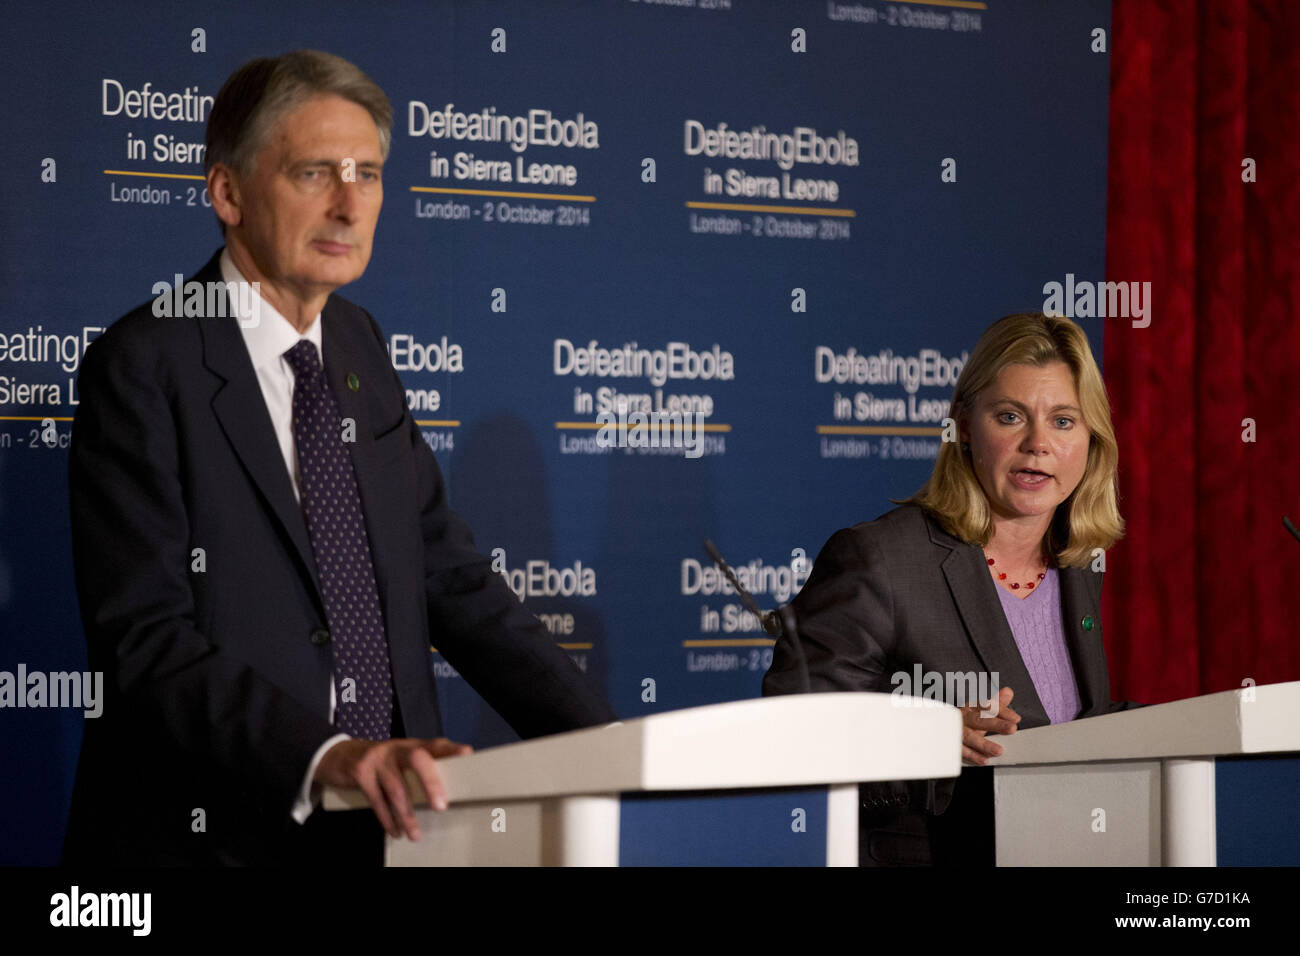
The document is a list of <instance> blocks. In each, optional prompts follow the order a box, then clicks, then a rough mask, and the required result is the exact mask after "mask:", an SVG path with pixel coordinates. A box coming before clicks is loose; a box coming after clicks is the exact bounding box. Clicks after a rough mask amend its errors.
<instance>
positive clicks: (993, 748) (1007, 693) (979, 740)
mask: <svg viewBox="0 0 1300 956" xmlns="http://www.w3.org/2000/svg"><path fill="white" fill-rule="evenodd" d="M1014 695H1015V691H1013V690H1012V689H1011V688H1010V687H1003V688H1002V689H1001V690H999V691H998V699H997V701H996V704H997V709H996V710H993V707H994V703H995V702H994V701H989V702H988V703H987V704H984V705H979V704H974V705H972V706H970V707H962V708H961V721H962V728H961V759H962V760H963V761H966V762H967V763H973V764H976V765H978V766H981V767H982V766H984V765H985V764H986V763H988V758H989V757H999V756H1001V755H1002V746H1001V745H1000V744H997V743H994V742H993V741H992V740H988V739H986V738H985V736H984V735H985V734H990V733H993V734H1014V733H1015V732H1016V725H1017V724H1019V723H1020V715H1019V714H1017V713H1016V712H1015V711H1014V710H1012V709H1011V707H1010V706H1009V705H1010V703H1011V698H1012V697H1013V696H1014ZM991 710H992V711H993V713H994V716H992V717H981V716H980V712H981V711H983V712H984V713H988V712H989V711H991Z"/></svg>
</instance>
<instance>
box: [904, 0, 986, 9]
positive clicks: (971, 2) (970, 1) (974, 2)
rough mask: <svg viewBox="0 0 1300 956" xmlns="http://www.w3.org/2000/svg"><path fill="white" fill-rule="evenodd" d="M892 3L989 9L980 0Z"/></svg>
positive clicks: (928, 0)
mask: <svg viewBox="0 0 1300 956" xmlns="http://www.w3.org/2000/svg"><path fill="white" fill-rule="evenodd" d="M889 2H890V3H915V4H918V5H920V6H923V7H963V8H964V9H967V10H987V9H988V8H989V5H988V4H987V3H980V2H979V0H889Z"/></svg>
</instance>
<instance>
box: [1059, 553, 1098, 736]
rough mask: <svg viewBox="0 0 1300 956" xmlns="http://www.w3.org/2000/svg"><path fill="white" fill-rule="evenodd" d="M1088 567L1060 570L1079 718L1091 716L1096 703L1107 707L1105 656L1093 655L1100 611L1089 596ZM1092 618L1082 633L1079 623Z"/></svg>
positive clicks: (1095, 652)
mask: <svg viewBox="0 0 1300 956" xmlns="http://www.w3.org/2000/svg"><path fill="white" fill-rule="evenodd" d="M1093 574H1094V572H1093V571H1092V570H1090V569H1088V568H1061V569H1060V575H1059V580H1060V582H1061V617H1062V621H1063V624H1064V626H1065V640H1066V643H1067V644H1068V645H1069V648H1070V659H1071V661H1073V663H1074V677H1075V681H1076V682H1077V683H1078V685H1079V707H1080V715H1085V714H1087V715H1091V714H1092V711H1093V710H1094V708H1095V707H1096V706H1097V705H1098V703H1099V702H1100V704H1101V707H1102V708H1103V709H1102V711H1100V712H1101V713H1104V712H1105V708H1106V707H1108V706H1109V705H1110V678H1109V676H1108V675H1107V673H1106V656H1105V654H1104V653H1102V654H1099V653H1097V646H1098V645H1100V643H1101V611H1100V610H1099V608H1098V607H1097V601H1096V599H1095V598H1094V597H1093V594H1092V587H1091V584H1092V580H1093V578H1092V575H1093ZM1085 617H1090V618H1091V619H1092V629H1091V630H1085V629H1084V627H1083V620H1084V618H1085Z"/></svg>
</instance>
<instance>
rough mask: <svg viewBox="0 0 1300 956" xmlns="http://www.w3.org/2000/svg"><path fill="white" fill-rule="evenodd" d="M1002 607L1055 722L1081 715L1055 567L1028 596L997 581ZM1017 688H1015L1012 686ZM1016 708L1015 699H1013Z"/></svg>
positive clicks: (1039, 696)
mask: <svg viewBox="0 0 1300 956" xmlns="http://www.w3.org/2000/svg"><path fill="white" fill-rule="evenodd" d="M994 587H996V588H997V589H998V597H999V598H1001V599H1002V610H1003V611H1004V612H1005V613H1006V615H1007V623H1008V624H1009V625H1011V635H1012V636H1013V637H1014V638H1015V639H1016V647H1018V648H1019V649H1020V656H1021V657H1022V658H1023V659H1024V662H1025V667H1026V668H1028V670H1029V676H1030V678H1031V679H1032V680H1033V682H1034V690H1036V691H1037V692H1038V699H1039V700H1041V701H1042V702H1043V708H1044V709H1045V710H1046V711H1047V716H1048V717H1049V718H1050V719H1051V721H1052V723H1054V724H1059V723H1064V722H1065V721H1067V720H1074V718H1075V717H1077V716H1078V715H1079V688H1078V685H1077V684H1076V683H1075V681H1074V667H1073V666H1072V665H1071V664H1070V650H1069V648H1068V647H1066V646H1065V623H1064V620H1063V619H1062V617H1061V587H1060V581H1059V580H1058V579H1057V574H1056V568H1050V569H1049V570H1048V572H1047V575H1046V576H1045V577H1044V578H1043V580H1042V581H1041V582H1040V583H1039V585H1038V587H1036V588H1034V591H1033V593H1032V594H1030V595H1029V597H1026V598H1018V597H1016V596H1015V595H1014V594H1012V593H1011V592H1010V591H1008V590H1007V589H1006V588H1004V587H1002V586H1001V585H997V584H995V585H994ZM1013 690H1014V688H1013ZM1011 706H1012V708H1013V709H1014V708H1015V706H1016V703H1015V701H1014V700H1013V701H1012V702H1011Z"/></svg>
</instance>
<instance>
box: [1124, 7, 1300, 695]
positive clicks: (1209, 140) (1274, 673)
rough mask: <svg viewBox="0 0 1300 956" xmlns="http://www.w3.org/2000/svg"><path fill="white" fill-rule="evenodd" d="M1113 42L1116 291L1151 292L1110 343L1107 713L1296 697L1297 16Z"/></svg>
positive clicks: (1222, 14)
mask: <svg viewBox="0 0 1300 956" xmlns="http://www.w3.org/2000/svg"><path fill="white" fill-rule="evenodd" d="M1111 41H1112V47H1111V93H1110V147H1109V148H1110V153H1109V195H1108V206H1107V229H1106V251H1107V254H1106V259H1107V261H1106V272H1107V278H1108V279H1109V280H1111V281H1130V282H1131V281H1149V282H1151V311H1150V320H1151V324H1150V326H1149V327H1147V328H1134V327H1133V326H1132V323H1131V321H1128V320H1123V319H1107V320H1106V325H1105V332H1104V340H1105V358H1104V372H1105V378H1106V384H1107V390H1108V392H1109V395H1110V401H1111V409H1112V414H1113V416H1114V421H1115V426H1116V430H1117V432H1118V438H1119V462H1120V510H1121V513H1122V514H1123V515H1124V518H1125V521H1126V522H1127V529H1126V535H1125V537H1124V539H1123V540H1122V541H1121V542H1120V543H1119V544H1117V545H1116V546H1115V547H1114V548H1113V549H1112V550H1111V551H1110V552H1109V553H1108V555H1107V566H1106V570H1107V571H1108V572H1109V573H1107V575H1106V587H1105V591H1106V594H1105V597H1104V606H1103V612H1102V613H1103V615H1104V619H1105V621H1106V628H1105V633H1106V639H1107V646H1106V653H1107V655H1108V657H1109V660H1110V667H1111V681H1112V683H1111V686H1112V696H1113V697H1115V698H1116V699H1129V700H1139V701H1143V702H1146V703H1159V702H1162V701H1167V700H1174V699H1177V698H1181V697H1190V696H1195V695H1198V694H1206V693H1212V692H1214V691H1221V690H1228V689H1231V688H1236V687H1241V686H1242V685H1243V682H1244V681H1246V680H1247V679H1249V680H1253V681H1254V682H1255V683H1256V684H1268V683H1276V682H1280V681H1288V680H1297V679H1300V541H1296V540H1295V539H1294V538H1293V537H1292V536H1291V535H1290V534H1289V533H1288V532H1287V531H1286V530H1285V529H1284V527H1283V525H1282V516H1283V515H1289V516H1290V517H1291V519H1292V521H1293V522H1295V523H1296V525H1297V526H1300V317H1298V315H1297V309H1298V308H1300V307H1298V306H1297V303H1300V181H1298V180H1300V3H1296V2H1294V0H1255V2H1244V0H1209V2H1205V0H1202V2H1175V0H1163V2H1161V0H1115V3H1114V8H1113V21H1112V32H1111ZM1247 159H1253V160H1254V177H1255V181H1254V182H1243V172H1244V168H1243V162H1244V161H1246V160H1247ZM1244 419H1250V420H1252V421H1253V422H1254V441H1253V442H1251V441H1245V440H1243V435H1245V436H1246V437H1249V435H1248V434H1247V430H1248V428H1249V423H1248V424H1246V425H1243V420H1244Z"/></svg>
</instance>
